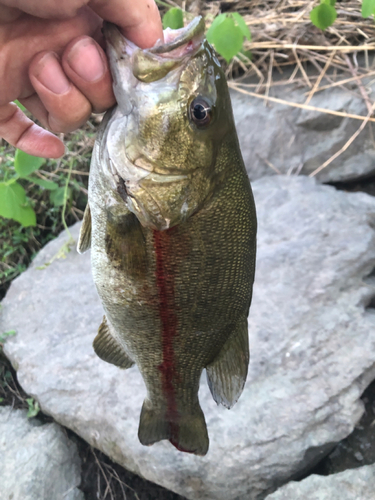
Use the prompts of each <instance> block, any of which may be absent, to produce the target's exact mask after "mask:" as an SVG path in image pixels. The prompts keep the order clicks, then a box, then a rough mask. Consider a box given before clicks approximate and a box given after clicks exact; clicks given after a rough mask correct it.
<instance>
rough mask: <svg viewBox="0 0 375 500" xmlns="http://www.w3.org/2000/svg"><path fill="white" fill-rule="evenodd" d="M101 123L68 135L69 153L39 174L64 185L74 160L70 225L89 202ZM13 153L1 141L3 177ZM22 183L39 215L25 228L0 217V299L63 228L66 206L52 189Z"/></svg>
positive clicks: (0, 170)
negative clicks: (90, 176) (93, 156)
mask: <svg viewBox="0 0 375 500" xmlns="http://www.w3.org/2000/svg"><path fill="white" fill-rule="evenodd" d="M98 124H99V119H98V117H95V116H93V117H92V118H91V120H90V121H89V122H87V124H86V125H85V127H83V128H82V129H79V130H77V131H76V132H73V133H71V134H68V135H66V137H65V138H64V142H65V144H66V146H67V153H66V155H65V156H64V157H63V158H61V159H59V160H48V161H47V162H46V164H45V165H44V166H42V167H41V169H40V170H38V171H37V173H36V175H38V176H39V177H40V178H42V179H47V180H51V181H54V182H56V183H57V184H58V185H59V186H60V187H63V186H64V185H65V182H66V178H67V173H68V170H69V166H70V164H71V163H72V173H71V177H70V180H69V186H68V187H69V191H68V193H69V197H68V203H67V207H66V214H65V220H66V223H67V225H68V226H69V225H71V224H74V222H76V221H78V220H80V219H82V216H83V212H84V209H85V206H86V203H87V185H88V172H89V168H90V159H91V151H92V147H93V144H94V140H95V134H96V129H97V126H98ZM14 152H15V150H14V148H13V147H11V146H6V145H1V140H0V179H1V178H2V179H7V178H8V177H9V176H10V175H11V174H12V173H13V171H14ZM20 182H21V184H22V185H23V187H24V188H25V190H26V193H27V196H28V197H29V198H30V199H31V203H32V206H33V208H34V210H35V212H36V215H37V225H36V226H35V227H27V228H24V227H22V226H21V225H20V224H19V223H17V222H15V221H13V220H10V219H4V218H2V217H0V247H1V248H2V249H3V251H2V252H1V260H0V300H1V299H2V298H3V297H4V295H5V293H6V291H7V289H8V287H9V285H10V282H11V281H12V280H13V279H14V278H16V277H17V276H18V275H19V274H20V273H21V272H22V271H24V270H25V269H26V268H27V266H28V265H29V264H30V262H31V261H32V259H33V258H34V256H35V255H36V254H37V253H38V251H39V250H40V249H41V248H42V247H43V246H44V245H45V244H46V243H48V241H50V240H51V239H53V238H55V237H56V236H57V235H58V234H59V233H60V232H61V231H62V230H63V228H64V224H63V221H62V212H63V207H62V206H61V205H59V204H58V202H57V203H56V202H55V203H53V202H52V201H51V199H50V194H51V192H50V191H47V190H45V189H43V188H41V187H39V186H37V185H35V184H31V183H30V182H28V181H25V180H20Z"/></svg>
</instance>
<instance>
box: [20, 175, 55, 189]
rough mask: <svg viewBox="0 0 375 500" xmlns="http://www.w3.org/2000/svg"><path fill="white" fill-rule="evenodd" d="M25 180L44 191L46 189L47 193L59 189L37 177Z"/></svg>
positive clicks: (53, 183)
mask: <svg viewBox="0 0 375 500" xmlns="http://www.w3.org/2000/svg"><path fill="white" fill-rule="evenodd" d="M27 180H28V181H30V182H33V183H34V184H37V185H38V186H40V187H42V188H44V189H48V190H49V191H54V190H55V189H57V188H58V187H59V185H58V184H56V182H53V181H48V180H46V179H39V177H27Z"/></svg>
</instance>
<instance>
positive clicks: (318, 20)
mask: <svg viewBox="0 0 375 500" xmlns="http://www.w3.org/2000/svg"><path fill="white" fill-rule="evenodd" d="M336 17H337V12H336V9H335V8H334V7H332V6H331V5H327V4H326V3H322V4H320V5H318V7H315V9H313V10H312V11H311V12H310V19H311V22H312V23H313V24H314V25H315V26H316V27H317V28H320V29H321V30H325V29H326V28H328V27H329V26H331V25H332V24H333V23H334V22H335V20H336Z"/></svg>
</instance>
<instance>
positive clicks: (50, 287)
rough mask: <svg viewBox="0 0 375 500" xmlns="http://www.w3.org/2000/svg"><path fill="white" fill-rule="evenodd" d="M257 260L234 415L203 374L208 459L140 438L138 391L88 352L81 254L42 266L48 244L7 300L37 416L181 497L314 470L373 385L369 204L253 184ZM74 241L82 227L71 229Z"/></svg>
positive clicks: (329, 193)
mask: <svg viewBox="0 0 375 500" xmlns="http://www.w3.org/2000/svg"><path fill="white" fill-rule="evenodd" d="M253 187H254V194H255V199H256V203H257V207H258V219H259V253H258V260H257V272H256V280H255V281H256V282H255V288H254V299H253V305H252V309H251V312H250V318H249V335H250V344H251V361H250V372H249V377H248V382H247V384H246V387H245V389H244V393H243V395H242V396H241V398H240V400H239V402H238V403H237V404H236V406H235V407H234V408H233V409H231V410H230V411H228V410H226V409H225V408H222V407H217V406H216V404H215V403H214V401H213V399H212V397H211V395H210V393H209V390H208V388H207V385H206V382H205V380H204V378H203V380H202V384H201V388H200V400H201V404H202V408H203V411H204V413H205V415H206V419H207V424H208V431H209V435H210V449H209V452H208V454H207V456H206V457H203V458H202V457H197V456H191V455H189V454H185V453H181V452H178V451H177V450H175V449H174V448H173V447H172V445H170V443H168V442H161V443H157V444H155V445H154V446H152V447H149V448H148V447H144V446H142V445H141V444H140V443H139V442H138V439H137V429H138V418H139V413H140V409H141V405H142V401H143V398H144V397H145V388H144V384H143V382H142V379H141V376H140V374H139V372H138V371H137V369H136V367H133V368H131V369H129V370H126V371H123V370H120V369H118V368H116V367H115V366H111V365H108V364H106V363H105V362H103V361H101V360H100V359H99V358H97V357H96V356H95V354H94V352H93V349H92V347H91V343H92V341H93V339H94V337H95V335H96V331H97V328H98V326H99V324H100V322H101V318H102V314H103V313H102V309H101V306H100V304H99V301H98V298H97V295H96V292H95V290H94V287H93V284H92V280H91V274H90V262H89V256H88V255H85V256H79V255H78V254H77V253H76V251H75V250H74V249H72V250H71V252H70V253H69V254H67V256H66V259H58V260H54V261H53V262H52V264H51V265H50V266H48V267H47V268H45V269H43V270H39V269H38V266H40V265H42V264H44V263H45V262H47V261H49V260H50V259H51V257H52V256H53V255H55V254H56V252H58V250H59V248H60V247H61V245H62V244H63V242H64V241H65V240H66V236H65V235H64V234H62V235H60V237H59V238H58V239H57V240H55V241H53V242H51V243H49V244H48V245H47V246H46V247H45V248H44V249H43V250H42V251H41V252H40V253H39V255H38V256H37V258H36V259H35V261H34V263H33V265H32V266H31V267H30V269H28V270H27V271H26V272H25V273H24V274H22V275H21V276H20V277H19V278H18V279H16V280H15V281H14V282H13V283H12V286H11V288H10V290H9V292H8V294H7V296H6V298H5V299H4V301H3V312H2V320H1V321H2V323H1V325H0V330H2V331H7V330H11V329H14V330H16V332H17V335H16V336H14V337H10V338H9V340H8V341H7V342H6V344H5V353H6V355H7V356H8V357H9V358H10V360H11V361H12V364H13V365H14V366H15V367H16V369H17V370H18V377H19V381H20V383H21V385H22V386H23V387H24V389H25V390H26V391H27V392H28V393H29V394H31V395H32V396H34V397H36V398H37V399H38V401H39V403H40V405H41V408H42V410H43V411H44V412H46V413H48V414H51V415H53V417H54V418H55V419H56V420H57V421H58V422H60V423H61V424H63V425H65V426H67V427H69V428H71V429H73V430H74V431H75V432H77V433H78V434H79V435H81V436H82V437H83V438H84V439H86V440H87V441H88V442H89V443H91V444H92V445H94V446H96V447H98V448H100V449H101V450H102V451H104V453H106V454H107V455H109V456H110V457H111V458H112V459H113V460H115V461H117V462H118V463H120V464H122V465H123V466H125V467H126V468H128V469H130V470H131V471H133V472H135V473H138V474H140V475H141V476H144V477H145V478H146V479H149V480H151V481H154V482H156V483H158V484H161V485H163V486H164V487H167V488H169V489H171V490H173V491H175V492H177V493H180V494H182V495H184V496H185V497H187V498H189V499H194V500H200V499H213V498H215V500H231V499H237V500H238V499H241V500H242V499H243V500H245V499H246V500H256V499H260V498H264V496H265V494H266V493H270V492H272V491H273V490H274V489H275V488H276V487H278V486H279V485H281V484H283V483H285V482H286V481H287V480H288V479H289V478H290V477H291V476H293V475H294V474H297V473H299V472H301V471H303V470H304V469H305V468H306V467H307V466H311V465H313V464H314V463H315V462H316V461H317V460H319V459H320V458H321V457H322V456H323V455H324V454H325V453H328V452H329V451H330V450H331V449H332V446H333V444H334V443H336V442H338V441H340V440H341V439H343V438H344V437H346V436H347V435H348V434H350V432H351V431H352V430H353V427H354V425H355V424H356V422H357V421H358V420H359V419H360V417H361V415H362V413H363V404H362V402H361V400H360V396H361V393H362V392H363V390H364V388H365V387H366V386H367V385H368V384H369V383H370V381H371V380H373V379H374V378H375V311H374V309H373V308H372V304H373V302H371V301H372V298H373V297H374V296H375V287H374V283H373V280H374V278H372V277H371V276H370V277H369V278H367V277H368V276H369V275H371V272H372V270H373V269H374V267H375V232H374V227H375V199H373V198H372V197H370V196H368V195H366V194H364V193H355V194H349V193H345V192H342V191H336V190H335V189H334V188H332V187H329V186H322V185H319V184H317V182H316V181H315V180H313V179H309V178H307V177H304V176H301V177H285V176H272V177H264V178H262V179H260V180H258V181H256V182H254V184H253ZM73 234H74V236H75V237H77V234H78V226H75V227H74V228H73Z"/></svg>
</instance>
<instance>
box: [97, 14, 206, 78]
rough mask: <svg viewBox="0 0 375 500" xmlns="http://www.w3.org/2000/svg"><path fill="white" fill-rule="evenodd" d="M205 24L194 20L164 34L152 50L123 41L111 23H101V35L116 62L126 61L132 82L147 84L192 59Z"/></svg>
mask: <svg viewBox="0 0 375 500" xmlns="http://www.w3.org/2000/svg"><path fill="white" fill-rule="evenodd" d="M204 32H205V22H204V19H203V18H202V16H198V17H196V18H194V19H193V20H192V21H191V22H190V23H189V24H188V25H187V26H185V27H184V28H181V29H178V30H171V29H170V28H167V29H165V30H164V42H161V40H158V41H157V42H156V44H155V45H154V47H152V48H149V49H140V48H139V47H137V46H136V45H135V44H134V43H132V42H130V41H129V40H127V39H126V38H125V37H124V36H123V35H122V34H121V32H120V30H119V29H118V28H117V26H116V25H114V24H112V23H108V22H105V23H104V25H103V33H104V37H105V39H106V42H107V45H109V47H110V49H111V51H112V50H113V51H114V53H115V55H116V59H117V61H120V60H123V59H128V60H129V62H130V67H131V69H132V72H133V75H134V76H135V78H137V79H138V80H140V81H141V82H145V83H149V82H153V81H156V80H160V79H161V78H163V77H164V76H166V75H167V74H168V73H169V72H170V71H171V70H173V69H174V68H175V67H177V66H178V65H180V64H181V62H182V61H183V60H184V59H185V58H187V57H192V56H193V55H195V53H196V52H198V51H199V49H200V48H201V46H202V43H203V40H204Z"/></svg>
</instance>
